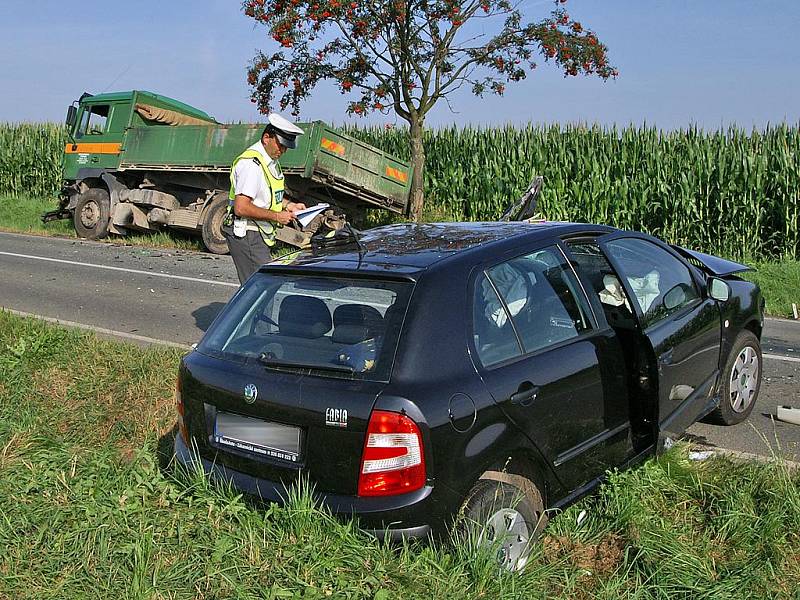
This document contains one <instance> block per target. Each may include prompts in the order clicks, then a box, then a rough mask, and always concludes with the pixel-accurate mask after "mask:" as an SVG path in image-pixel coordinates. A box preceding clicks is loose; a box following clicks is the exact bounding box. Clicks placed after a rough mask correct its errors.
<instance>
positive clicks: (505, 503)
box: [461, 476, 546, 571]
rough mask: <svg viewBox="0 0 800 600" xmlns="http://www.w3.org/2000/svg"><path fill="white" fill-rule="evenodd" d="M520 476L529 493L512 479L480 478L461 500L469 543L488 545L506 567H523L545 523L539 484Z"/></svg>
mask: <svg viewBox="0 0 800 600" xmlns="http://www.w3.org/2000/svg"><path fill="white" fill-rule="evenodd" d="M517 477H519V476H517ZM519 479H520V480H521V481H524V484H525V485H524V486H522V487H525V488H527V489H528V490H529V492H528V494H525V493H524V492H523V490H522V489H521V487H518V486H516V485H513V484H511V483H506V482H504V481H495V480H491V479H480V480H479V481H478V482H477V483H476V484H475V486H474V487H473V488H472V490H471V491H470V493H469V495H468V496H467V501H466V502H465V503H464V509H463V522H462V525H461V530H462V533H463V534H464V536H465V538H466V541H467V543H468V544H473V545H474V546H476V547H479V548H485V549H487V550H488V551H489V552H491V553H492V556H494V557H495V558H496V560H497V563H498V565H499V566H500V567H501V568H503V569H506V570H508V571H521V570H522V569H523V568H524V567H525V565H526V564H527V562H528V557H529V556H530V553H531V550H532V549H533V545H534V544H535V543H536V540H537V538H538V536H539V533H540V532H541V530H542V529H543V528H544V525H545V523H546V517H545V516H544V503H543V501H542V495H541V493H540V492H539V490H538V488H537V487H536V486H535V485H534V484H533V482H531V481H529V480H527V479H524V478H522V477H519Z"/></svg>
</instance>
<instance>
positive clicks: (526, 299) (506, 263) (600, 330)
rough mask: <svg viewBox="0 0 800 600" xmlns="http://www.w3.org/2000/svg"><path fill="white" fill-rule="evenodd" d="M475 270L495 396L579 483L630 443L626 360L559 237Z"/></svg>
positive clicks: (480, 346) (478, 353) (479, 346)
mask: <svg viewBox="0 0 800 600" xmlns="http://www.w3.org/2000/svg"><path fill="white" fill-rule="evenodd" d="M495 261H496V262H495V263H494V264H490V265H487V266H486V268H482V269H479V270H478V271H477V272H476V273H475V274H474V275H473V280H472V281H473V283H472V294H473V303H472V308H473V310H472V314H473V340H472V342H473V344H474V347H473V356H475V357H476V367H477V369H478V372H479V373H480V375H481V378H482V379H483V381H484V383H485V384H486V386H487V388H488V390H489V392H490V393H491V395H492V397H493V399H494V401H495V402H497V403H498V404H499V405H500V407H501V408H502V409H503V411H504V412H505V414H506V415H507V416H508V418H509V420H510V421H511V422H513V423H514V424H515V425H516V426H517V427H519V428H520V429H521V430H522V431H524V433H525V434H526V435H527V436H528V438H529V439H530V440H531V442H532V443H533V444H534V445H535V446H536V447H537V448H538V450H539V452H540V453H541V455H542V457H543V459H544V460H545V461H547V463H548V466H549V467H550V468H551V469H553V470H554V472H555V473H556V475H557V476H558V478H559V479H560V481H561V482H562V484H563V485H565V486H566V487H567V488H568V489H569V490H574V489H576V488H578V487H580V486H581V485H583V484H584V483H586V482H589V481H591V480H592V479H594V478H595V477H598V476H599V475H601V474H602V473H603V472H604V471H605V470H606V469H608V468H609V467H610V466H613V465H616V464H620V463H621V462H623V461H624V459H625V458H627V457H628V456H629V454H630V452H631V440H630V427H629V422H628V398H627V388H626V385H625V378H624V373H625V365H624V359H623V357H622V351H621V348H620V345H619V342H618V341H617V339H616V337H615V334H614V331H613V330H612V329H611V328H609V327H608V326H607V325H605V323H604V321H603V322H602V325H601V324H600V323H599V322H598V320H597V318H596V316H595V314H594V312H593V311H592V308H591V306H590V304H589V302H588V300H587V298H586V296H585V294H584V292H583V290H582V288H581V285H580V283H579V280H578V279H577V277H576V276H575V273H574V271H573V270H572V268H571V267H570V265H569V264H568V263H567V260H566V258H565V257H564V254H563V252H562V251H561V248H560V246H558V245H556V244H555V243H554V244H553V245H551V246H546V247H544V248H541V249H539V250H532V251H529V252H527V253H525V254H522V255H519V256H516V257H512V258H507V259H495Z"/></svg>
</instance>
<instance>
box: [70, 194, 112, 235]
mask: <svg viewBox="0 0 800 600" xmlns="http://www.w3.org/2000/svg"><path fill="white" fill-rule="evenodd" d="M110 221H111V200H110V199H109V197H108V192H107V191H106V190H104V189H102V188H91V189H89V190H86V191H85V192H83V193H82V194H81V195H80V196H79V197H78V202H77V204H75V210H74V212H73V213H72V222H73V224H74V225H75V232H76V233H77V234H78V235H79V236H80V237H82V238H87V239H90V240H99V239H102V238H104V237H106V236H107V235H108V224H109V222H110Z"/></svg>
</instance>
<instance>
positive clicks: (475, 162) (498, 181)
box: [348, 125, 800, 259]
mask: <svg viewBox="0 0 800 600" xmlns="http://www.w3.org/2000/svg"><path fill="white" fill-rule="evenodd" d="M348 133H350V134H351V135H354V136H357V137H359V138H360V139H362V140H363V141H365V142H367V143H369V144H374V145H375V146H378V147H381V148H383V149H384V150H386V151H389V152H392V153H395V154H397V155H399V156H401V157H405V158H408V157H409V156H410V153H409V150H408V141H407V139H408V138H407V132H406V131H405V130H404V129H392V130H389V131H386V130H384V129H379V128H372V129H350V130H349V131H348ZM425 151H426V171H425V194H426V205H428V206H430V205H434V206H436V207H437V208H439V209H444V210H445V211H446V212H447V213H449V215H450V216H451V218H452V219H453V220H461V219H466V220H493V219H496V218H497V217H498V216H499V215H500V214H501V213H502V211H503V209H504V208H505V207H506V206H507V205H508V204H509V203H510V202H511V200H513V199H515V198H517V197H519V195H520V194H521V193H522V191H523V190H524V189H525V188H526V186H527V184H528V183H529V182H530V180H531V179H532V178H533V176H534V175H542V176H544V180H545V184H544V188H543V190H542V194H541V197H540V202H539V206H540V210H541V211H542V212H543V214H544V215H546V216H547V218H548V219H551V220H569V221H579V222H589V223H605V224H609V225H614V226H617V227H622V228H630V229H635V230H640V231H646V232H649V233H652V234H654V235H658V236H660V237H663V238H664V239H666V240H668V241H670V242H673V243H677V244H681V245H686V246H689V247H691V248H694V249H698V250H702V251H705V252H710V253H712V254H720V255H722V256H728V257H731V258H739V259H754V258H755V259H769V258H777V257H792V258H797V257H800V230H799V229H798V210H800V209H799V208H798V200H800V196H798V194H799V192H798V190H800V130H798V129H797V128H790V127H787V126H785V125H781V126H778V127H769V128H767V129H766V130H765V131H763V132H759V131H753V132H751V133H750V134H747V133H746V132H744V131H743V130H741V129H736V128H730V129H728V130H727V131H717V132H711V133H706V132H703V131H701V130H698V129H690V130H688V131H672V132H663V131H659V130H657V129H654V128H646V127H640V128H636V127H628V128H625V129H616V128H611V129H603V128H600V127H582V126H573V125H569V126H563V127H562V126H558V125H554V126H549V127H536V126H532V125H529V126H527V127H521V128H516V127H510V126H509V127H505V128H498V129H475V128H471V127H466V128H462V129H458V128H454V127H450V128H445V129H439V130H436V131H427V132H426V134H425Z"/></svg>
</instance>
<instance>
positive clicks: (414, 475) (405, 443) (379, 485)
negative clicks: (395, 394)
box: [358, 410, 425, 496]
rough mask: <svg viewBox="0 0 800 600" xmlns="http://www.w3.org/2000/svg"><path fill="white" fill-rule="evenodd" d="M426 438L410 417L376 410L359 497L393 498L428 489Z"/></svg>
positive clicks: (360, 476) (359, 485)
mask: <svg viewBox="0 0 800 600" xmlns="http://www.w3.org/2000/svg"><path fill="white" fill-rule="evenodd" d="M422 450H423V449H422V435H421V434H420V431H419V427H418V426H417V424H416V423H415V422H414V421H413V420H411V419H410V418H408V417H407V416H405V415H403V414H400V413H396V412H389V411H385V410H374V411H372V415H371V416H370V419H369V425H368V426H367V440H366V442H365V444H364V452H363V454H362V455H361V473H360V475H359V477H358V495H359V496H390V495H394V494H404V493H406V492H413V491H414V490H418V489H420V488H421V487H422V486H424V485H425V456H424V454H423V451H422Z"/></svg>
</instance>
